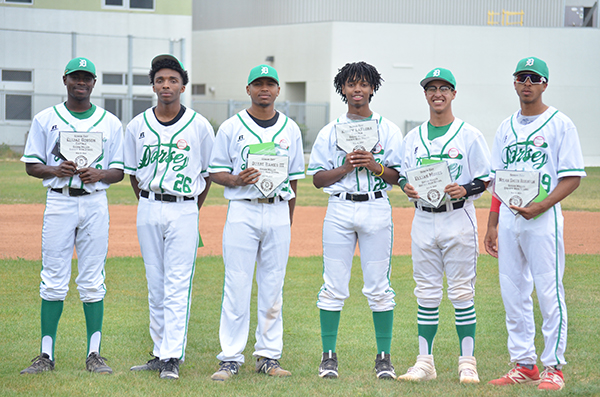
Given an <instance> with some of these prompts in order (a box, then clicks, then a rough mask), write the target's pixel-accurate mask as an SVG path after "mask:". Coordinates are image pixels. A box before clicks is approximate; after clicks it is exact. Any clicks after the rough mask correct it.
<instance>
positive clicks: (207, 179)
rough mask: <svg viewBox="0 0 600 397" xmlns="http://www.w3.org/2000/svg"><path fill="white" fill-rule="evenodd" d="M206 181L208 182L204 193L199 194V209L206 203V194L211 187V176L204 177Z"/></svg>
mask: <svg viewBox="0 0 600 397" xmlns="http://www.w3.org/2000/svg"><path fill="white" fill-rule="evenodd" d="M204 181H205V182H206V186H205V187H204V190H203V191H202V193H200V195H199V196H198V209H200V208H201V207H202V204H204V200H206V196H207V195H208V190H209V189H210V176H207V177H206V178H204Z"/></svg>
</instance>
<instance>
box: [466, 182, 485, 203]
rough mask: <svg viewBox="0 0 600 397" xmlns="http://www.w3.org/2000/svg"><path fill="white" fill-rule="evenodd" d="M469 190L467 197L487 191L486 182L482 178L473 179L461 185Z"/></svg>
mask: <svg viewBox="0 0 600 397" xmlns="http://www.w3.org/2000/svg"><path fill="white" fill-rule="evenodd" d="M461 186H462V187H464V188H465V190H466V191H467V194H465V198H466V197H470V196H474V195H476V194H479V193H483V192H484V191H485V183H484V182H483V181H482V180H481V179H473V181H472V182H471V183H466V184H464V185H461Z"/></svg>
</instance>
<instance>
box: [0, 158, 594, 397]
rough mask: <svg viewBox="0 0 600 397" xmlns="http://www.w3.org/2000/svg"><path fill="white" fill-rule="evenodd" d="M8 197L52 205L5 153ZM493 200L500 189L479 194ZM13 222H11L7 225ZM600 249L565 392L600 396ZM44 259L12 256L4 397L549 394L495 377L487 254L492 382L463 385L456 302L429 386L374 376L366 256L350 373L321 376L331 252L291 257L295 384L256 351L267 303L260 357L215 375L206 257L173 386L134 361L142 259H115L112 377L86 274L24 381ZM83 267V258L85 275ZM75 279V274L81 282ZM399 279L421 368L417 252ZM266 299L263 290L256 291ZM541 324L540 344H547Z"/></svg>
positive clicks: (575, 302)
mask: <svg viewBox="0 0 600 397" xmlns="http://www.w3.org/2000/svg"><path fill="white" fill-rule="evenodd" d="M586 171H587V172H588V177H587V178H584V179H583V181H582V185H581V187H580V188H579V189H578V190H577V191H576V192H575V193H574V194H573V195H572V196H571V197H569V198H568V199H567V200H565V202H564V203H563V208H565V209H567V210H587V211H600V200H598V199H597V197H598V196H599V193H600V192H599V190H600V168H589V169H587V170H586ZM0 185H2V186H3V190H2V191H0V204H17V203H21V204H26V203H44V201H45V189H44V188H43V187H42V186H41V181H39V180H37V179H34V178H31V177H29V176H27V175H26V174H25V172H24V165H23V164H22V163H20V162H18V161H15V160H0ZM390 196H391V201H392V205H394V206H410V204H409V203H408V202H407V201H406V199H405V197H404V195H403V193H402V192H401V191H400V190H399V188H397V187H396V188H395V189H394V191H393V192H392V193H391V195H390ZM109 202H110V203H111V204H131V205H133V204H135V199H134V197H133V193H132V191H131V188H130V186H129V183H128V181H123V182H121V183H119V184H116V185H115V186H112V187H111V189H109ZM326 202H327V195H326V194H324V193H323V192H322V191H320V190H317V189H315V188H314V187H313V186H312V183H311V180H310V178H307V179H306V180H303V181H301V182H300V183H299V199H298V205H317V206H323V205H326ZM478 202H479V203H478V206H480V207H488V206H489V194H488V193H486V195H485V196H484V197H483V198H482V199H480V200H478ZM225 204H226V202H225V200H224V199H223V198H222V188H221V187H219V186H217V185H213V188H212V189H211V192H210V194H209V198H208V199H207V202H206V205H225ZM0 226H1V225H0ZM599 262H600V255H569V256H568V257H567V268H566V274H565V279H564V282H565V288H566V299H567V305H568V309H569V347H568V349H567V355H566V358H567V360H568V362H569V365H568V366H566V367H565V377H566V381H567V386H566V387H565V389H564V390H563V391H561V392H557V393H553V395H557V396H567V395H568V396H599V395H600V378H599V376H598V374H599V373H600V362H599V361H598V357H600V343H598V337H597V335H598V334H597V333H598V329H599V328H600V319H599V316H598V307H599V306H600V282H599V278H600V277H599V276H598V272H597V267H598V263H599ZM40 268H41V261H26V260H0V279H1V280H2V282H1V283H0V351H1V352H2V360H1V364H0V395H1V396H17V395H18V396H21V395H34V396H36V395H39V396H46V395H50V396H79V395H83V396H87V395H103V396H122V395H127V396H159V395H160V396H162V395H170V394H176V395H182V396H188V395H194V396H213V395H214V396H280V395H286V396H338V395H343V396H396V395H398V396H399V395H406V394H408V395H416V396H433V395H437V396H539V395H540V392H538V391H537V389H536V388H534V387H533V388H532V387H518V386H517V387H508V388H498V387H492V386H488V385H486V384H485V383H486V382H487V381H488V380H490V379H492V378H495V377H498V376H501V375H503V374H504V373H505V372H506V371H508V370H509V369H510V368H511V366H510V365H509V356H508V352H507V349H506V339H507V333H506V328H505V325H504V308H503V305H502V300H501V296H500V290H499V285H498V269H497V261H496V260H495V259H493V258H491V257H490V256H488V255H483V256H481V257H480V260H479V267H478V280H477V296H476V301H475V302H476V308H477V317H478V324H477V341H476V352H475V354H476V357H477V358H478V369H479V374H480V377H481V380H482V383H481V384H480V385H471V386H463V385H460V384H459V383H458V376H457V357H458V355H459V349H458V338H457V336H456V331H455V328H454V316H453V309H452V307H451V305H450V304H449V302H448V301H447V299H445V300H444V301H443V303H442V306H441V310H440V311H441V314H440V328H439V331H438V334H437V337H436V343H435V348H434V354H435V359H436V368H437V373H438V379H437V380H434V381H431V382H427V383H425V384H408V383H400V382H394V381H388V382H385V381H377V380H376V379H375V375H374V372H373V366H374V359H375V348H376V345H375V337H374V330H373V322H372V315H371V311H370V310H369V308H368V305H367V302H366V299H365V298H364V296H363V295H362V294H361V288H362V272H361V269H360V262H359V259H358V258H355V263H354V267H353V276H352V280H351V285H350V291H351V297H350V298H349V299H348V300H347V301H346V306H345V308H344V311H343V314H342V319H341V323H340V332H339V336H338V348H337V352H338V355H339V359H340V378H339V379H336V380H323V379H320V378H318V376H317V367H318V364H319V361H320V355H321V341H320V326H319V313H318V309H317V308H316V305H315V303H316V294H317V292H318V290H319V287H320V286H321V284H322V263H321V258H320V257H311V258H290V261H289V264H288V270H287V275H286V284H285V288H284V302H285V304H284V314H283V316H284V355H283V358H282V361H281V362H282V365H283V366H284V368H286V369H289V370H290V371H292V373H293V376H292V377H291V378H287V379H271V378H268V377H265V376H260V375H257V374H255V373H254V372H253V367H254V366H253V359H252V356H251V355H252V351H253V349H252V348H253V344H254V329H255V328H256V319H255V313H256V299H255V298H254V300H253V302H252V307H251V313H252V320H251V324H250V337H249V340H248V346H247V348H246V351H245V355H246V359H247V360H248V364H247V365H244V366H243V367H242V370H241V373H240V375H239V376H238V377H236V378H234V379H233V380H232V381H230V382H226V383H224V384H223V383H217V382H213V381H211V380H210V375H211V374H212V373H213V372H214V371H215V370H216V368H217V364H218V361H217V359H216V358H215V356H216V354H217V353H218V352H219V351H220V347H219V340H218V327H219V315H220V303H221V292H222V284H223V263H222V259H221V257H206V258H200V259H198V261H197V266H196V274H195V278H194V298H193V303H192V313H191V318H190V324H189V331H188V346H187V357H186V362H185V364H184V365H183V366H182V367H181V372H180V374H181V378H180V380H179V381H175V382H170V381H161V380H160V379H159V378H158V376H157V374H156V373H131V372H130V371H129V367H130V366H132V365H136V364H141V363H143V362H145V361H146V360H148V359H149V358H150V357H149V356H148V352H149V351H151V350H152V342H151V339H150V336H149V334H148V302H147V286H146V279H145V271H144V266H143V262H142V260H141V258H137V257H136V258H109V259H108V261H107V265H106V284H107V289H108V293H107V295H106V300H105V317H104V329H103V332H104V338H103V344H102V354H103V356H106V357H107V358H108V360H109V361H108V364H109V365H110V366H111V367H112V368H113V370H114V374H113V375H112V376H98V375H95V374H90V373H88V372H86V371H85V364H84V362H85V353H86V351H85V350H86V331H85V321H84V316H83V309H82V305H81V302H80V301H79V297H78V294H77V290H76V286H75V284H74V281H72V282H71V286H70V287H71V289H70V293H69V295H68V297H67V299H66V301H65V307H64V312H63V315H62V318H61V322H60V324H59V330H58V336H57V345H56V365H57V367H56V370H55V371H53V372H51V373H45V374H40V375H36V376H21V375H19V371H20V370H22V369H23V368H25V367H26V366H28V365H29V364H30V360H31V359H32V358H33V357H34V356H36V355H37V353H38V351H39V343H40V342H39V338H40V335H39V333H40V330H39V325H40V324H39V323H40V319H39V313H40V299H39V290H38V288H39V287H38V286H39V271H40ZM76 273H77V268H76V262H75V261H74V264H73V274H76ZM72 279H73V280H74V276H73V277H72ZM391 280H392V286H393V287H394V289H395V291H396V294H397V295H396V302H397V306H396V310H395V321H394V339H393V342H392V361H393V364H394V365H395V367H396V371H397V372H398V373H403V372H404V371H406V369H407V368H408V367H409V366H411V365H412V364H413V363H414V360H415V358H416V355H417V353H418V345H417V325H416V302H415V298H414V295H413V289H414V281H413V279H412V265H411V260H410V257H408V256H398V257H394V258H393V271H392V277H391ZM255 294H256V286H255V291H254V294H253V296H255ZM536 316H537V317H536V320H537V324H538V329H537V335H538V337H537V339H536V346H537V347H538V353H539V352H541V349H542V347H543V340H542V338H541V336H540V333H541V331H540V324H541V318H540V317H539V310H537V309H536Z"/></svg>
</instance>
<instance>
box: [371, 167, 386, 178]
mask: <svg viewBox="0 0 600 397" xmlns="http://www.w3.org/2000/svg"><path fill="white" fill-rule="evenodd" d="M379 165H380V166H381V172H380V173H379V174H373V175H375V176H377V177H379V176H381V175H383V173H384V172H385V168H384V167H383V164H379Z"/></svg>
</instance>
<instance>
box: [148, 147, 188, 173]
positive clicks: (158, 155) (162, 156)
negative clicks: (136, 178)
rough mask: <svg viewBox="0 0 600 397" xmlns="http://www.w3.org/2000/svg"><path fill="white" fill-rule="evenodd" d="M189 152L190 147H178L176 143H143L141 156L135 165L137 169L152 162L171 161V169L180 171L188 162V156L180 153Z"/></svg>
mask: <svg viewBox="0 0 600 397" xmlns="http://www.w3.org/2000/svg"><path fill="white" fill-rule="evenodd" d="M182 151H184V152H189V151H190V147H189V146H186V147H185V148H184V149H179V148H178V147H177V145H176V144H173V143H163V144H160V145H144V149H143V153H142V158H141V159H140V162H139V164H138V166H137V168H138V170H140V169H142V168H145V167H149V166H150V165H151V164H154V163H158V164H160V163H165V162H166V163H172V164H173V168H172V169H173V171H181V170H183V169H184V168H185V167H187V166H188V164H189V160H190V159H189V157H188V156H187V155H186V154H184V153H182Z"/></svg>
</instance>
